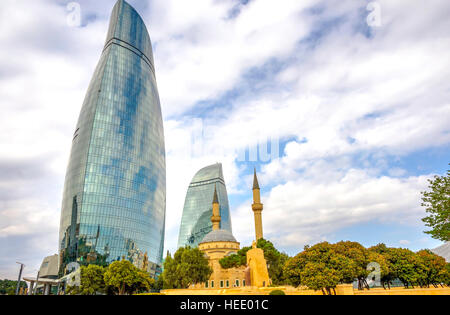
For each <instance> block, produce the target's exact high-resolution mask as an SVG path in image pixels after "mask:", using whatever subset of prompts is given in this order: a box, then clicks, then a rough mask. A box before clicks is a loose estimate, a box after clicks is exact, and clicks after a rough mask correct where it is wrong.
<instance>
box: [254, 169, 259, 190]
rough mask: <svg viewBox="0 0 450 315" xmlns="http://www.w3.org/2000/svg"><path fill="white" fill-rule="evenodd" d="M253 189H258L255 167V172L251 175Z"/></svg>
mask: <svg viewBox="0 0 450 315" xmlns="http://www.w3.org/2000/svg"><path fill="white" fill-rule="evenodd" d="M253 189H259V183H258V177H257V176H256V168H255V174H254V176H253Z"/></svg>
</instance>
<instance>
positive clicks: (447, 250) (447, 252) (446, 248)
mask: <svg viewBox="0 0 450 315" xmlns="http://www.w3.org/2000/svg"><path fill="white" fill-rule="evenodd" d="M431 251H432V252H433V253H435V254H436V255H439V256H441V257H444V258H445V260H446V261H447V262H449V263H450V242H447V243H445V244H443V245H441V246H439V247H436V248H435V249H432V250H431Z"/></svg>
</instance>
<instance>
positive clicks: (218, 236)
mask: <svg viewBox="0 0 450 315" xmlns="http://www.w3.org/2000/svg"><path fill="white" fill-rule="evenodd" d="M212 242H234V243H237V241H236V239H235V238H234V236H233V234H231V232H229V231H227V230H215V231H212V232H209V233H208V234H207V235H206V236H205V237H204V238H203V241H201V242H200V244H203V243H212Z"/></svg>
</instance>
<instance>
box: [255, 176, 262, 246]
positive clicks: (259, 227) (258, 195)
mask: <svg viewBox="0 0 450 315" xmlns="http://www.w3.org/2000/svg"><path fill="white" fill-rule="evenodd" d="M252 210H253V213H254V215H255V233H256V241H258V240H259V239H261V238H263V227H262V217H261V212H262V210H263V204H262V203H261V191H260V189H259V184H258V177H256V169H255V175H254V178H253V204H252Z"/></svg>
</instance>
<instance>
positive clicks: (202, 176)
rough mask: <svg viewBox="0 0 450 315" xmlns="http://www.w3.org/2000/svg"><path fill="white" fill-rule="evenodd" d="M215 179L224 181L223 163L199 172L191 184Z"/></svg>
mask: <svg viewBox="0 0 450 315" xmlns="http://www.w3.org/2000/svg"><path fill="white" fill-rule="evenodd" d="M213 179H220V180H222V181H223V171H222V164H221V163H217V164H214V165H210V166H207V167H204V168H202V169H201V170H200V171H198V172H197V174H195V176H194V178H193V179H192V182H191V184H194V183H198V182H203V181H207V180H213Z"/></svg>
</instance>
